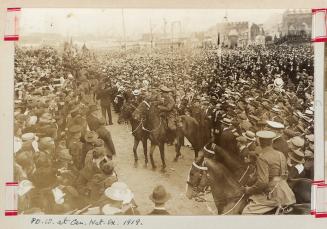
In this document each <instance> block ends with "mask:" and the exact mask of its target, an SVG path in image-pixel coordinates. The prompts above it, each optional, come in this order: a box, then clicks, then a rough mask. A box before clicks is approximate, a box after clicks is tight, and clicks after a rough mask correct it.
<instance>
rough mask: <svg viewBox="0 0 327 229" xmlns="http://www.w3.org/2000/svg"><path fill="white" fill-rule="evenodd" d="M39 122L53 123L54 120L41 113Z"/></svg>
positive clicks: (48, 114) (50, 116)
mask: <svg viewBox="0 0 327 229" xmlns="http://www.w3.org/2000/svg"><path fill="white" fill-rule="evenodd" d="M39 121H40V122H54V121H55V120H54V119H53V118H52V115H51V114H50V113H43V114H42V115H41V117H40V119H39Z"/></svg>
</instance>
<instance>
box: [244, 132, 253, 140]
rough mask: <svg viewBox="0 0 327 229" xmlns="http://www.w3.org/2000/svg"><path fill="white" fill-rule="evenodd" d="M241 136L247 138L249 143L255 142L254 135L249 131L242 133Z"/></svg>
mask: <svg viewBox="0 0 327 229" xmlns="http://www.w3.org/2000/svg"><path fill="white" fill-rule="evenodd" d="M242 135H243V136H244V137H246V138H247V139H248V140H250V141H255V133H253V132H252V131H250V130H248V131H246V132H244V133H242Z"/></svg>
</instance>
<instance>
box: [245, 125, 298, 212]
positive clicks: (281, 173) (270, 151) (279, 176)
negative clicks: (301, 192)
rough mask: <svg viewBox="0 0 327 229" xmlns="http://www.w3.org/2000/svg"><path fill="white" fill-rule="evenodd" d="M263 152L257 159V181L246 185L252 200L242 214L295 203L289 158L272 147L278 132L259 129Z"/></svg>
mask: <svg viewBox="0 0 327 229" xmlns="http://www.w3.org/2000/svg"><path fill="white" fill-rule="evenodd" d="M256 135H257V137H258V138H259V142H260V146H261V152H260V153H259V156H258V159H257V182H256V183H255V184H254V185H252V186H251V187H245V194H246V195H249V196H250V198H249V200H250V202H249V203H248V205H247V206H246V207H245V208H244V210H243V213H242V214H246V215H258V214H264V213H267V212H269V211H271V210H274V209H275V208H277V210H280V209H285V207H287V206H289V205H292V204H295V202H296V200H295V195H294V193H293V191H292V190H291V188H290V187H289V185H288V183H287V176H288V170H287V160H286V158H285V156H284V154H283V153H282V152H280V151H277V150H275V149H274V148H273V147H272V140H273V139H274V138H275V137H276V134H275V133H274V132H272V131H259V132H257V133H256Z"/></svg>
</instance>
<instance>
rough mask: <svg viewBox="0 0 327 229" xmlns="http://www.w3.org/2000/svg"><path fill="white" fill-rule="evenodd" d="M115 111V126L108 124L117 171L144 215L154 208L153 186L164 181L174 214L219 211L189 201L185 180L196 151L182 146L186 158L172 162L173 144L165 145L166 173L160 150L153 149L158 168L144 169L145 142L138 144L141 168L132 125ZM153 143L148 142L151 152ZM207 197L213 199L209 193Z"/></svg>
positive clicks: (210, 213) (197, 213)
mask: <svg viewBox="0 0 327 229" xmlns="http://www.w3.org/2000/svg"><path fill="white" fill-rule="evenodd" d="M112 114H113V122H114V125H111V126H108V129H109V130H110V132H111V135H112V138H113V141H114V144H115V148H116V152H117V156H116V157H115V158H114V159H113V160H114V162H115V164H116V168H115V170H116V172H117V174H118V179H119V181H122V182H125V183H126V184H127V185H128V186H129V187H130V189H131V190H132V192H133V193H134V196H135V201H136V203H137V205H138V210H139V211H140V213H141V214H142V215H144V214H147V213H149V212H150V211H151V210H152V208H153V203H152V202H151V200H150V199H149V195H150V194H151V193H152V190H153V188H154V187H155V186H156V185H158V184H162V185H163V186H164V187H165V188H166V190H167V191H168V192H169V193H170V194H171V196H172V197H171V199H170V200H169V201H168V202H167V203H166V208H167V210H168V211H169V212H170V214H172V215H212V214H213V211H215V210H216V208H215V207H214V205H213V204H212V203H210V202H209V203H207V204H206V203H203V202H196V201H194V200H189V199H188V198H187V197H186V196H185V190H186V179H187V176H188V172H189V170H190V167H191V164H192V161H193V158H194V152H193V151H191V149H190V148H189V147H182V149H181V153H182V155H183V158H181V159H180V160H179V161H178V162H173V159H174V156H175V149H174V146H168V145H166V146H165V157H166V164H167V169H166V172H165V173H162V172H160V168H161V159H160V154H159V149H158V148H156V150H155V152H154V160H155V162H156V165H157V170H156V171H153V170H152V168H151V164H150V163H149V164H148V167H147V168H144V167H143V165H144V154H143V148H142V144H141V143H140V144H139V148H138V157H139V163H138V167H137V168H135V167H134V156H133V151H132V147H133V139H134V138H133V136H132V134H131V127H130V125H118V124H117V118H118V115H117V114H115V112H112ZM149 148H150V142H148V152H149ZM207 198H209V199H210V198H212V197H211V195H209V196H208V197H207Z"/></svg>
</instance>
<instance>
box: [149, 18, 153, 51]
mask: <svg viewBox="0 0 327 229" xmlns="http://www.w3.org/2000/svg"><path fill="white" fill-rule="evenodd" d="M149 24H150V39H151V50H152V48H153V33H152V23H151V18H150V19H149Z"/></svg>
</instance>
